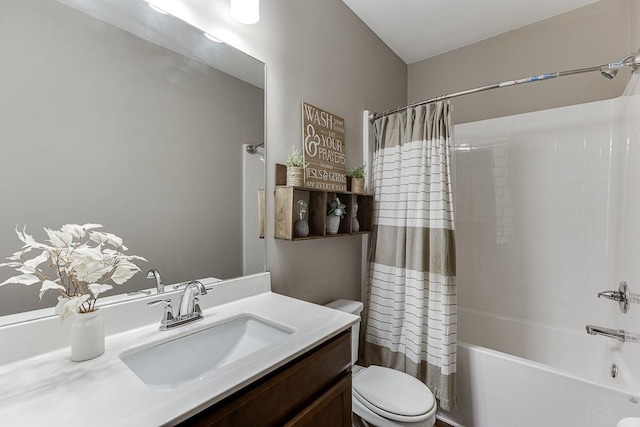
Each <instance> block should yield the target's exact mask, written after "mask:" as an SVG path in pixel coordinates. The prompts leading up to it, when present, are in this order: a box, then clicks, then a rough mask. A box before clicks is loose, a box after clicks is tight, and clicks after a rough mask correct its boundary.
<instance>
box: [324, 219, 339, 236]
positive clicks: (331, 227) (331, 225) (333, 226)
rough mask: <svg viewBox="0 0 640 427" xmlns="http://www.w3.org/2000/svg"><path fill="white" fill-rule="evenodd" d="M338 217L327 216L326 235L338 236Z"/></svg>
mask: <svg viewBox="0 0 640 427" xmlns="http://www.w3.org/2000/svg"><path fill="white" fill-rule="evenodd" d="M339 228H340V217H339V216H338V215H329V216H327V234H338V229H339Z"/></svg>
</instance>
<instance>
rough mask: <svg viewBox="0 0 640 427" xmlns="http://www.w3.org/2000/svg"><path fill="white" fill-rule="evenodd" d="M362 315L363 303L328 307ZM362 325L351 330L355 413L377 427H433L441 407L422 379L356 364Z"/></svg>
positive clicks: (357, 302)
mask: <svg viewBox="0 0 640 427" xmlns="http://www.w3.org/2000/svg"><path fill="white" fill-rule="evenodd" d="M326 306H327V307H329V308H333V309H335V310H340V311H344V312H347V313H351V314H355V315H357V316H360V313H361V312H362V303H361V302H360V301H349V300H344V299H341V300H337V301H333V302H332V303H329V304H327V305H326ZM359 335H360V323H359V322H358V323H356V324H355V325H353V327H352V328H351V364H352V366H353V390H352V392H353V413H354V414H356V415H357V416H359V417H360V418H362V419H363V420H365V421H366V422H368V423H369V424H371V425H373V426H376V427H433V425H434V424H435V422H436V411H437V409H438V405H437V403H436V399H435V398H434V397H433V393H431V390H429V388H428V387H427V386H426V385H424V384H423V383H422V382H421V381H420V380H418V379H416V378H414V377H412V376H410V375H408V374H405V373H404V372H400V371H396V370H395V369H389V368H383V367H381V366H374V365H372V366H369V367H368V368H363V367H362V366H358V365H356V364H355V363H356V360H357V359H358V342H359V341H358V340H359Z"/></svg>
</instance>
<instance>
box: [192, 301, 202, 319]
mask: <svg viewBox="0 0 640 427" xmlns="http://www.w3.org/2000/svg"><path fill="white" fill-rule="evenodd" d="M199 302H200V299H199V298H198V297H194V298H193V314H195V315H196V316H202V310H201V309H200V304H198V303H199Z"/></svg>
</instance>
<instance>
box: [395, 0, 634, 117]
mask: <svg viewBox="0 0 640 427" xmlns="http://www.w3.org/2000/svg"><path fill="white" fill-rule="evenodd" d="M639 3H640V0H603V1H600V2H598V3H594V4H592V5H589V6H586V7H583V8H581V9H577V10H575V11H572V12H568V13H565V14H563V15H559V16H556V17H554V18H550V19H547V20H544V21H541V22H538V23H535V24H532V25H529V26H526V27H523V28H520V29H517V30H514V31H511V32H508V33H505V34H502V35H499V36H496V37H492V38H490V39H487V40H484V41H481V42H478V43H474V44H472V45H469V46H466V47H463V48H460V49H457V50H454V51H451V52H448V53H445V54H442V55H438V56H436V57H433V58H430V59H426V60H424V61H420V62H417V63H414V64H411V65H409V83H408V92H407V93H408V98H409V102H414V101H419V100H423V99H427V98H431V97H434V96H437V95H442V94H445V93H451V92H457V91H461V90H464V89H469V88H474V87H477V86H483V85H487V84H491V83H497V82H501V81H505V80H512V79H516V78H521V77H528V76H531V75H537V74H543V73H545V72H554V71H562V70H570V69H575V68H583V67H590V66H594V65H599V64H606V63H609V62H613V61H617V60H619V59H621V58H622V57H624V56H626V55H627V54H629V53H631V52H635V51H637V50H638V49H639V48H640V36H639V35H638V27H639V25H638V24H639V23H638V21H639V20H640V6H639ZM632 21H635V22H632ZM632 24H633V25H632ZM630 34H631V36H630ZM443 37H446V35H443ZM630 37H631V38H630ZM627 78H628V73H626V74H623V73H619V74H618V76H617V77H616V79H614V80H612V81H609V80H606V79H604V78H602V77H600V76H599V74H598V73H591V74H587V75H581V76H573V77H564V78H560V79H557V80H551V81H547V82H540V83H532V84H527V85H523V86H516V87H511V88H505V89H498V90H493V91H489V92H484V93H480V94H474V95H467V96H464V97H460V98H456V99H454V100H453V101H452V103H453V106H454V108H455V110H454V120H455V122H456V123H465V122H470V121H476V120H483V119H488V118H493V117H501V116H508V115H512V114H518V113H524V112H529V111H537V110H542V109H548V108H554V107H560V106H566V105H572V104H577V103H584V102H590V101H596V100H600V99H607V98H613V97H616V96H619V95H620V94H621V93H622V91H623V90H624V87H625V85H626V80H627Z"/></svg>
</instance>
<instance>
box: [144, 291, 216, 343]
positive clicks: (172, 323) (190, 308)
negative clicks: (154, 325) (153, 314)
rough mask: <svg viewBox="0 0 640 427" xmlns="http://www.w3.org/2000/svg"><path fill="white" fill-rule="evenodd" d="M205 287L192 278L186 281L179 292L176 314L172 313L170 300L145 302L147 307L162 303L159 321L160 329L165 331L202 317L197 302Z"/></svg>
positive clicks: (203, 293) (204, 292) (204, 293)
mask: <svg viewBox="0 0 640 427" xmlns="http://www.w3.org/2000/svg"><path fill="white" fill-rule="evenodd" d="M206 294H207V289H206V288H205V287H204V285H203V284H202V283H201V282H199V281H197V280H194V281H192V282H189V283H187V286H185V288H184V289H183V290H182V292H180V307H179V308H178V314H177V315H176V316H174V315H173V310H172V308H171V300H170V299H166V300H162V299H160V300H156V301H151V302H150V303H147V305H148V306H149V307H153V306H156V305H159V304H164V306H165V307H164V315H163V316H162V321H161V322H160V330H161V331H166V330H168V329H173V328H175V327H178V326H182V325H186V324H187V323H191V322H195V321H197V320H201V319H202V310H201V309H200V305H199V304H198V295H206Z"/></svg>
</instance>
